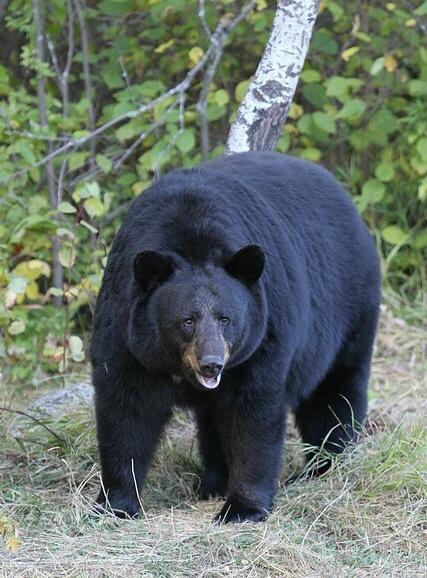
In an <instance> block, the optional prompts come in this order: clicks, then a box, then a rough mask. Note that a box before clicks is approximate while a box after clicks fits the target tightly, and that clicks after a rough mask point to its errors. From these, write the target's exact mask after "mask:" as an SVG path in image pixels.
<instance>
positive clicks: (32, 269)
mask: <svg viewBox="0 0 427 578" xmlns="http://www.w3.org/2000/svg"><path fill="white" fill-rule="evenodd" d="M13 272H14V274H15V275H17V276H18V277H25V279H28V280H29V281H34V280H35V279H38V278H39V277H40V275H45V277H50V266H49V264H48V263H46V261H41V260H40V259H31V260H30V261H23V262H22V263H19V265H17V266H16V267H15V269H14V270H13Z"/></svg>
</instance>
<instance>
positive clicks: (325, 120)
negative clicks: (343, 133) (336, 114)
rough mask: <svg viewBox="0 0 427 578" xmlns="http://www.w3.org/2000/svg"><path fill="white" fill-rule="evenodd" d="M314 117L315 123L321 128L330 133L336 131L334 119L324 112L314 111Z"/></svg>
mask: <svg viewBox="0 0 427 578" xmlns="http://www.w3.org/2000/svg"><path fill="white" fill-rule="evenodd" d="M312 119H313V122H314V124H315V125H316V126H317V128H320V130H323V131H324V132H327V133H329V134H333V133H334V132H335V122H334V120H333V119H332V118H331V117H330V116H328V115H327V114H325V113H324V112H320V111H317V112H314V113H313V114H312Z"/></svg>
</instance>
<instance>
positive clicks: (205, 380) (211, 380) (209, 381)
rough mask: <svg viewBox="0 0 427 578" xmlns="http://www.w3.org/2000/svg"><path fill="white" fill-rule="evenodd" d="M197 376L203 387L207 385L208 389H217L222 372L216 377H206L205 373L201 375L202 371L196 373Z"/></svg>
mask: <svg viewBox="0 0 427 578" xmlns="http://www.w3.org/2000/svg"><path fill="white" fill-rule="evenodd" d="M196 377H197V381H198V382H199V383H200V384H201V385H203V387H207V388H208V389H215V387H218V385H219V382H220V381H221V374H219V375H217V376H216V377H204V376H203V375H200V373H196Z"/></svg>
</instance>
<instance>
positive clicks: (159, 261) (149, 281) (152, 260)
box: [133, 251, 174, 291]
mask: <svg viewBox="0 0 427 578" xmlns="http://www.w3.org/2000/svg"><path fill="white" fill-rule="evenodd" d="M173 270H174V267H173V264H172V262H171V260H170V259H168V257H166V256H165V255H162V254H161V253H158V252H157V251H142V252H141V253H138V254H137V255H136V257H135V259H134V260H133V274H134V275H135V279H136V280H137V282H138V284H139V285H140V287H141V288H142V289H143V291H152V290H153V289H155V288H156V287H158V286H159V285H161V284H162V283H163V282H164V281H166V279H167V278H168V277H170V276H171V275H172V273H173Z"/></svg>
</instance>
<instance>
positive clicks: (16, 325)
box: [7, 319, 25, 335]
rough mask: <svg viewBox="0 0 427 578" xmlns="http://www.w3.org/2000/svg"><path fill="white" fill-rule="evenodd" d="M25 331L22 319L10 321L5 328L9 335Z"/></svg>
mask: <svg viewBox="0 0 427 578" xmlns="http://www.w3.org/2000/svg"><path fill="white" fill-rule="evenodd" d="M24 331H25V322H24V321H22V319H19V320H18V321H12V323H11V324H10V325H9V327H8V328H7V332H8V333H9V335H19V334H20V333H24Z"/></svg>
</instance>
